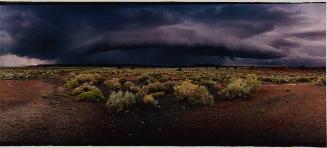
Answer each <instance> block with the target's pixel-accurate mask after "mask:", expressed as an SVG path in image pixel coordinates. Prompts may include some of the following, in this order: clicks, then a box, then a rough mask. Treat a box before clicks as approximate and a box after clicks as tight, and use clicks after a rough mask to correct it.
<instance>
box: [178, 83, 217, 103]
mask: <svg viewBox="0 0 327 148" xmlns="http://www.w3.org/2000/svg"><path fill="white" fill-rule="evenodd" d="M174 90H175V95H176V97H177V99H178V100H185V101H187V102H189V103H191V104H194V105H213V104H214V99H213V96H212V95H210V94H209V91H208V89H207V88H206V87H204V86H199V85H196V84H193V83H192V82H191V81H190V80H185V81H183V82H182V83H181V84H180V85H177V86H175V87H174Z"/></svg>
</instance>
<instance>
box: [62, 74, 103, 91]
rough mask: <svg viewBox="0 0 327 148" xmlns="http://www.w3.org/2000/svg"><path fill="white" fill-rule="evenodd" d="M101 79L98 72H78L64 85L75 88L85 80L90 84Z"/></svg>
mask: <svg viewBox="0 0 327 148" xmlns="http://www.w3.org/2000/svg"><path fill="white" fill-rule="evenodd" d="M102 81H103V79H102V78H101V76H100V75H98V74H79V75H77V76H76V77H75V78H73V79H71V80H69V81H67V82H66V83H65V86H66V87H68V88H76V87H78V86H81V85H82V84H84V83H86V82H88V83H90V84H91V85H96V84H99V83H101V82H102Z"/></svg>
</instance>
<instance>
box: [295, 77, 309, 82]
mask: <svg viewBox="0 0 327 148" xmlns="http://www.w3.org/2000/svg"><path fill="white" fill-rule="evenodd" d="M296 82H311V80H310V78H308V77H305V76H299V77H297V78H296Z"/></svg>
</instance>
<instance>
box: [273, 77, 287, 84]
mask: <svg viewBox="0 0 327 148" xmlns="http://www.w3.org/2000/svg"><path fill="white" fill-rule="evenodd" d="M271 81H272V82H273V83H277V84H280V83H288V82H289V81H290V80H289V77H287V76H274V77H272V78H271Z"/></svg>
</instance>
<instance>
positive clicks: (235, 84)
mask: <svg viewBox="0 0 327 148" xmlns="http://www.w3.org/2000/svg"><path fill="white" fill-rule="evenodd" d="M260 86H261V82H260V80H259V79H258V78H257V76H256V75H252V74H250V75H248V76H247V77H246V79H242V78H235V77H234V78H232V79H231V80H230V82H229V83H228V85H227V86H226V88H224V89H222V90H221V91H220V94H222V95H224V96H225V97H226V98H229V99H234V98H247V97H249V95H250V94H251V93H252V92H254V91H256V90H257V88H259V87H260Z"/></svg>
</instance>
